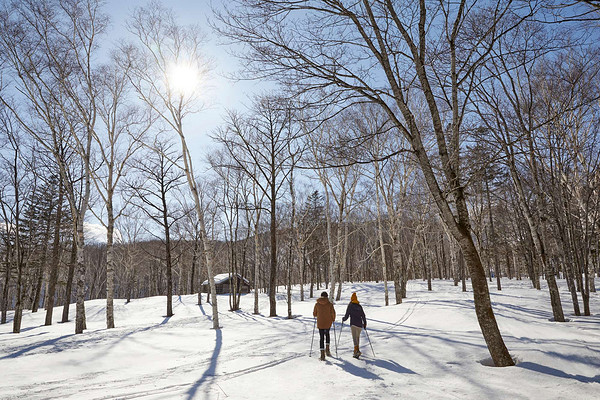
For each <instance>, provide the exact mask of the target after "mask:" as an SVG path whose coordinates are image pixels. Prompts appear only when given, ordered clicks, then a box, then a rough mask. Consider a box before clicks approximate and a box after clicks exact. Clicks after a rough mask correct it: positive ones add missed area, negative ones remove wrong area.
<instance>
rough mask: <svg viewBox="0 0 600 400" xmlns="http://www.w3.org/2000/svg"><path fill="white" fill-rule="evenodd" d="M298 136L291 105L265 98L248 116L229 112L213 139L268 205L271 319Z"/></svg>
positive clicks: (256, 102)
mask: <svg viewBox="0 0 600 400" xmlns="http://www.w3.org/2000/svg"><path fill="white" fill-rule="evenodd" d="M299 136H300V131H299V130H298V129H297V127H296V124H295V123H294V115H293V109H292V107H291V105H290V104H289V103H288V102H286V101H284V100H282V99H281V98H278V97H277V96H262V97H258V98H256V99H255V100H254V103H253V106H252V109H251V112H250V114H249V115H248V116H244V115H241V114H237V113H234V112H231V113H229V117H228V120H227V121H226V125H225V126H224V127H222V128H221V129H219V131H218V132H217V133H216V134H215V137H214V138H215V140H217V142H219V143H221V144H222V145H223V146H224V148H225V151H226V152H227V153H228V154H229V156H230V157H231V158H232V161H233V164H232V165H231V166H232V167H235V168H238V169H241V170H242V171H244V173H245V174H246V176H247V177H249V178H250V179H251V180H253V181H254V183H255V184H256V187H258V189H259V191H260V193H261V195H264V197H265V198H266V200H267V201H268V203H269V209H268V211H269V214H270V217H271V218H270V224H269V228H270V244H271V247H270V274H269V316H271V317H274V316H277V302H276V299H275V292H276V290H277V270H278V268H277V200H278V198H280V197H281V195H282V192H283V190H285V183H286V182H287V177H288V175H289V174H290V172H291V170H292V168H291V159H292V157H293V156H294V155H295V154H296V153H297V152H298V150H297V149H296V148H295V145H293V144H292V143H293V142H294V141H296V140H297V139H298V137H299ZM290 149H293V150H291V151H290Z"/></svg>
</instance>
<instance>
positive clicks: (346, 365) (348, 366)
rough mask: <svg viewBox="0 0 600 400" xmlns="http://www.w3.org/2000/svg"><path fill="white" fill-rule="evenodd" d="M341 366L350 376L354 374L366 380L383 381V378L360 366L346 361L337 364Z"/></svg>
mask: <svg viewBox="0 0 600 400" xmlns="http://www.w3.org/2000/svg"><path fill="white" fill-rule="evenodd" d="M337 365H339V366H340V367H341V368H342V369H343V370H344V371H346V372H348V373H349V374H352V375H354V376H359V377H361V378H365V379H371V380H374V381H375V380H382V379H383V378H382V377H380V376H379V375H377V374H374V373H373V372H371V371H368V370H366V369H365V368H364V367H360V366H358V365H354V364H352V363H350V362H348V361H346V360H342V362H341V363H339V364H337Z"/></svg>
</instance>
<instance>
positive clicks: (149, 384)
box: [0, 281, 600, 400]
mask: <svg viewBox="0 0 600 400" xmlns="http://www.w3.org/2000/svg"><path fill="white" fill-rule="evenodd" d="M503 284H504V286H505V287H504V290H503V291H502V292H495V291H493V290H492V301H493V302H494V309H495V312H496V315H497V319H498V323H499V326H500V328H501V331H502V333H503V335H504V338H505V341H506V343H507V346H508V347H509V350H510V351H511V354H513V356H515V357H517V359H518V360H519V361H520V362H519V364H518V365H517V366H516V367H511V368H490V367H486V366H485V365H484V364H485V362H486V359H487V358H489V353H488V352H487V349H486V347H485V344H484V342H483V339H482V337H481V333H480V331H479V328H478V325H477V322H476V318H475V315H474V311H473V300H472V294H471V293H462V292H461V291H460V288H456V287H454V286H453V285H452V283H451V282H435V281H434V291H433V292H428V291H427V290H426V283H423V282H411V283H410V286H409V288H408V289H409V291H408V298H407V299H405V301H403V303H402V304H399V305H390V306H388V307H385V306H383V292H382V284H381V283H380V284H376V283H360V284H356V285H345V286H344V290H343V295H342V301H340V302H339V303H338V304H336V306H335V307H336V311H337V313H338V319H337V323H336V325H335V328H336V339H337V340H340V341H339V343H338V348H337V351H338V356H337V357H334V358H328V359H327V361H326V362H320V361H318V354H317V353H318V335H315V341H314V343H313V353H312V357H309V351H310V345H311V335H312V333H313V324H314V319H313V317H312V308H313V306H314V299H312V300H308V301H305V302H299V301H296V302H295V303H294V305H293V311H294V314H295V315H297V317H296V318H294V319H289V320H288V319H287V318H284V317H275V318H269V317H266V316H265V315H253V314H252V313H251V312H248V311H246V310H252V303H253V296H252V295H249V296H244V297H243V298H242V311H238V312H228V311H224V309H225V308H226V307H227V305H228V302H227V297H226V296H220V298H219V305H220V308H221V313H220V317H219V318H220V321H221V324H222V326H223V329H221V330H218V331H215V330H212V329H210V326H211V325H212V323H211V321H210V316H209V313H210V307H209V306H207V305H206V304H204V305H203V306H198V305H196V304H195V302H196V300H197V296H195V295H189V296H182V298H181V301H179V299H178V298H177V297H174V302H173V304H174V312H175V315H174V316H173V317H171V318H168V319H167V318H165V317H164V302H165V300H164V297H155V298H149V299H139V300H134V301H132V302H131V303H129V304H127V305H125V304H124V301H121V300H119V301H118V302H116V308H115V313H116V324H117V328H115V329H111V330H106V329H104V320H103V318H104V304H103V301H102V300H94V301H90V302H87V303H86V307H87V312H88V328H89V329H88V330H87V331H86V332H85V333H84V334H83V335H74V334H73V333H72V332H73V323H72V322H70V323H67V324H55V325H53V326H50V327H44V326H42V325H43V317H44V315H43V313H36V314H31V313H29V312H27V313H26V314H25V315H24V319H23V332H22V333H21V334H19V335H14V334H12V333H10V331H11V328H12V327H11V326H10V325H9V324H6V325H2V326H0V375H1V376H3V377H4V379H3V380H0V399H32V400H35V399H70V398H72V399H224V398H228V399H257V398H260V399H277V400H280V399H282V398H285V399H322V398H332V399H335V398H343V397H350V396H359V397H361V398H363V399H395V398H399V397H402V399H415V400H422V399H427V400H431V399H456V398H460V399H471V398H473V399H476V398H477V399H479V398H486V399H508V398H510V399H531V398H539V397H542V396H543V397H544V399H561V398H584V399H587V398H593V396H595V394H596V393H598V392H599V391H600V375H599V371H600V318H599V317H598V313H599V312H600V307H599V304H598V296H597V294H593V296H592V299H591V306H592V312H593V314H594V315H592V316H591V317H574V316H569V318H570V322H568V323H564V324H557V323H553V322H551V321H549V318H550V317H551V311H549V301H548V298H547V297H548V294H547V292H544V291H543V290H542V291H535V290H532V289H530V288H529V287H528V284H527V282H516V281H513V282H509V281H506V282H503ZM563 287H566V285H564V283H563ZM352 291H356V292H357V293H358V296H359V299H360V300H361V303H362V304H363V306H364V308H365V312H366V314H367V319H368V333H369V337H370V339H371V342H372V343H371V344H372V345H373V350H374V351H375V354H376V357H373V354H372V352H371V348H370V346H369V341H368V339H367V337H366V335H365V334H363V335H362V338H361V351H362V353H363V356H361V359H359V360H356V359H354V358H352V339H351V334H350V330H349V328H348V325H347V323H346V324H344V327H343V330H342V332H341V338H340V328H341V324H340V321H341V316H342V315H343V314H344V312H345V308H346V304H347V301H348V299H349V297H350V294H351V293H352ZM563 294H564V295H565V299H568V297H567V296H568V293H566V292H565V293H563ZM294 296H295V298H298V297H299V295H298V293H294ZM280 297H281V298H285V296H278V298H280ZM563 305H564V307H565V312H566V313H567V311H568V309H567V306H568V303H567V302H566V300H565V303H564V304H563ZM260 308H261V310H263V311H266V310H268V298H267V297H266V296H263V295H261V298H260ZM286 309H287V307H286V305H285V301H281V302H280V304H279V305H278V311H279V312H280V313H283V312H285V310H286ZM549 316H550V317H549ZM332 334H333V330H332ZM332 344H333V343H332ZM332 352H333V354H334V355H335V347H333V348H332Z"/></svg>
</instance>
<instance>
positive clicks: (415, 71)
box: [0, 0, 600, 366]
mask: <svg viewBox="0 0 600 400" xmlns="http://www.w3.org/2000/svg"><path fill="white" fill-rule="evenodd" d="M165 4H166V2H165ZM214 7H215V8H214V9H213V10H212V12H213V13H212V15H211V16H210V17H211V18H210V20H209V23H208V24H206V23H204V22H203V21H205V17H206V16H198V21H199V22H198V25H185V24H181V23H179V22H178V19H177V15H176V14H175V13H174V12H173V11H172V10H170V9H169V8H168V7H167V6H166V5H163V4H161V3H160V2H157V1H150V2H148V3H147V4H145V5H144V6H141V7H138V8H136V9H135V10H133V12H132V13H131V15H130V16H128V19H127V23H126V30H127V34H126V35H125V36H124V37H123V38H119V40H118V41H114V38H111V43H112V42H114V43H116V44H115V45H114V47H113V48H107V45H106V43H107V42H108V38H109V37H110V31H111V25H110V24H111V22H110V15H109V14H108V11H107V10H106V7H105V4H104V2H103V1H101V0H45V1H37V0H22V1H6V2H2V4H1V5H0V215H1V217H0V238H1V240H0V260H1V261H0V308H1V323H7V315H8V312H9V311H14V317H13V318H12V324H13V332H14V333H19V332H20V330H21V316H22V313H23V311H24V310H31V311H32V312H39V313H45V315H46V317H45V323H46V325H51V324H53V323H56V322H57V321H58V320H60V321H63V322H65V321H68V320H71V319H73V318H74V319H75V321H76V323H75V333H77V334H81V333H84V331H85V329H86V322H85V321H86V319H85V301H86V300H92V299H105V300H106V328H107V329H111V328H114V327H115V326H116V325H118V324H119V319H118V315H115V313H114V312H113V310H114V306H113V302H114V300H115V299H127V301H130V300H131V299H136V298H142V297H150V296H164V298H165V307H166V315H167V316H171V315H173V297H174V296H178V295H179V296H181V295H188V294H196V293H197V294H198V304H202V303H203V302H204V303H210V305H211V306H212V323H213V328H214V329H219V318H218V309H219V308H220V309H221V310H222V311H223V308H224V307H225V309H227V310H232V311H233V310H238V309H239V308H240V296H241V293H236V290H235V287H236V286H235V284H234V285H233V290H232V292H233V293H230V295H229V296H228V300H229V301H228V303H227V304H225V302H224V301H221V302H220V303H219V304H217V296H216V292H215V285H214V276H215V275H217V274H221V273H228V272H229V273H231V274H232V276H233V277H234V280H236V279H237V277H238V276H243V277H244V278H246V279H248V280H249V281H250V282H251V286H252V293H251V294H250V296H254V299H255V301H254V309H253V310H251V311H252V312H254V313H255V314H259V313H264V314H268V315H269V316H271V317H274V316H277V315H280V316H282V315H283V316H287V317H288V318H293V306H294V305H293V303H292V295H291V288H292V287H293V286H296V285H299V287H300V296H301V300H304V299H309V298H312V297H314V296H318V293H317V291H319V292H320V291H322V290H327V291H329V296H330V298H336V297H337V299H338V300H339V298H340V293H341V290H342V285H344V284H345V283H347V282H366V281H375V282H383V283H384V287H385V298H384V302H385V306H388V305H390V304H400V303H402V301H403V299H405V298H407V297H410V295H411V294H410V292H409V291H407V282H409V281H411V280H423V281H426V282H427V285H428V288H429V290H431V288H432V286H434V285H435V284H436V283H435V281H436V280H451V281H453V284H454V285H456V286H458V285H460V286H461V287H462V290H463V291H467V286H469V288H470V289H472V291H473V298H474V309H475V310H474V311H475V313H476V315H477V319H478V322H479V326H480V328H481V331H482V334H483V337H484V338H485V342H486V344H487V346H488V349H489V351H490V355H491V357H492V359H493V361H494V363H495V365H496V366H507V365H512V363H513V360H512V359H511V357H510V356H509V354H508V351H507V350H506V347H505V345H504V343H503V340H502V335H501V333H500V330H499V329H498V326H497V324H496V321H495V318H494V313H493V311H492V305H491V302H490V295H489V292H490V290H498V291H500V290H502V286H501V278H509V279H515V280H528V281H530V282H531V287H532V290H536V289H537V290H541V288H542V285H541V281H542V280H544V281H545V282H546V283H547V285H546V287H547V290H548V292H549V298H550V302H549V304H543V305H540V306H541V307H545V308H547V309H548V310H551V312H552V315H553V320H554V321H555V322H556V323H560V322H564V321H565V320H567V319H568V315H570V314H574V315H590V293H594V292H595V291H596V289H595V278H596V277H600V254H599V250H600V234H599V231H600V132H599V127H600V124H599V122H600V79H599V75H600V48H599V46H598V44H599V43H600V40H599V34H600V5H599V3H598V2H597V1H558V0H557V1H545V0H538V1H533V0H532V1H504V0H502V1H501V0H498V1H492V0H486V1H467V0H460V1H428V0H420V1H414V2H400V1H394V0H362V1H358V0H306V1H277V0H263V1H256V0H230V1H229V2H228V4H227V5H221V4H220V3H219V2H217V4H216V5H215V6H214ZM207 31H211V32H213V35H215V36H217V37H219V38H220V39H221V40H222V41H223V42H224V43H225V44H223V46H230V48H231V49H232V52H234V53H235V56H236V57H237V58H238V59H239V61H240V65H242V70H241V71H240V72H239V78H240V79H252V80H256V81H259V82H265V88H269V89H265V90H263V91H261V92H259V93H254V94H252V95H251V96H250V99H251V101H249V102H247V104H246V105H245V106H240V107H239V108H238V109H228V110H227V112H226V113H225V114H224V117H223V120H222V123H221V124H220V126H219V127H218V128H217V129H215V130H213V131H210V132H205V131H202V128H198V127H191V125H190V124H189V123H188V121H190V120H191V119H192V118H196V117H198V118H200V119H201V118H202V116H203V114H205V113H206V112H207V105H206V101H207V99H205V98H203V97H202V95H201V92H202V87H203V85H207V84H208V82H207V81H208V80H209V78H207V77H209V76H210V73H211V70H212V69H214V66H213V65H211V62H210V60H209V59H207V58H206V57H205V56H204V52H203V47H204V46H205V45H206V42H207V39H206V35H205V32H207ZM267 83H268V84H267ZM240 96H242V94H240ZM200 135H203V136H204V137H206V143H209V144H207V145H206V151H205V153H204V154H196V153H192V151H190V150H191V148H192V147H191V146H190V143H191V141H192V140H193V139H197V137H198V136H200ZM98 224H100V225H101V226H102V227H103V230H102V232H103V235H104V236H105V237H104V238H103V240H101V241H91V240H90V238H89V235H88V234H89V226H91V225H98ZM557 279H559V280H561V282H566V284H567V285H568V291H569V293H570V298H569V299H568V300H567V299H565V298H562V299H561V297H560V295H559V287H558V283H557ZM204 281H208V283H209V285H208V286H209V287H210V289H209V290H208V292H209V293H205V295H204V296H203V293H202V292H201V290H200V288H201V285H202V283H203V282H204ZM388 282H391V283H393V285H391V284H390V287H392V286H393V290H390V293H388ZM259 293H267V294H268V295H269V299H270V302H269V309H268V310H267V309H259V301H258V295H259ZM277 294H280V295H283V296H286V298H287V299H288V301H287V304H288V309H287V310H281V309H279V310H278V309H277V308H276V295H277ZM222 299H223V297H222ZM73 302H76V303H77V307H76V314H75V315H69V307H68V306H69V304H71V303H73ZM59 309H60V311H59ZM247 311H250V310H247ZM59 313H62V315H61V317H60V318H57V316H58V314H59Z"/></svg>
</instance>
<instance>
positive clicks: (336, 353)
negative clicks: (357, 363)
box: [333, 321, 338, 357]
mask: <svg viewBox="0 0 600 400" xmlns="http://www.w3.org/2000/svg"><path fill="white" fill-rule="evenodd" d="M336 336H337V335H336V334H335V321H333V344H335V356H336V357H337V356H338V352H337V343H336V341H335V337H336Z"/></svg>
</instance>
